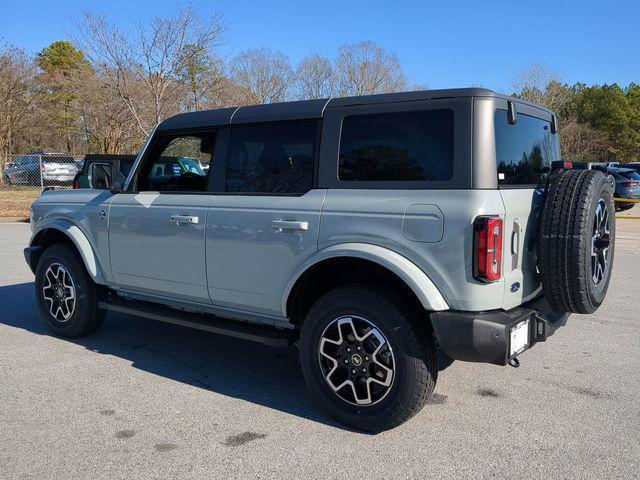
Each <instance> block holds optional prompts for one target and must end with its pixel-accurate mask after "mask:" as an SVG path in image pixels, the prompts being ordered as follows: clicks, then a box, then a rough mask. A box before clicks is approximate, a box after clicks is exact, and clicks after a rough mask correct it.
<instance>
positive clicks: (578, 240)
mask: <svg viewBox="0 0 640 480" xmlns="http://www.w3.org/2000/svg"><path fill="white" fill-rule="evenodd" d="M614 212H615V207H614V202H613V189H612V188H611V183H610V182H609V180H608V179H607V177H606V176H605V175H604V174H603V173H602V172H598V171H596V170H562V171H559V172H556V173H554V174H553V175H552V177H551V179H550V183H549V189H548V192H547V197H546V199H545V205H544V208H543V210H542V215H541V218H540V226H539V231H538V269H539V270H540V273H541V275H542V286H543V289H544V293H545V296H546V298H547V300H548V301H549V303H550V304H551V305H552V306H553V307H554V308H555V309H556V310H558V311H564V312H572V313H593V312H594V311H596V310H597V309H598V307H599V306H600V304H602V302H603V300H604V298H605V295H606V293H607V288H608V287H609V280H610V279H611V270H612V267H613V254H614V246H615V228H616V226H615V213H614Z"/></svg>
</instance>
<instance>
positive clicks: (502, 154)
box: [494, 110, 560, 185]
mask: <svg viewBox="0 0 640 480" xmlns="http://www.w3.org/2000/svg"><path fill="white" fill-rule="evenodd" d="M516 118H517V122H516V124H515V125H510V124H509V122H508V121H507V111H506V110H496V113H495V117H494V122H495V132H496V133H495V135H496V160H497V164H498V184H499V185H540V184H543V183H545V181H546V179H547V175H548V174H549V172H550V171H551V162H554V161H557V160H560V146H559V144H558V136H557V135H555V134H552V133H551V123H550V122H548V121H546V120H542V119H540V118H536V117H531V116H529V115H524V114H521V113H519V114H518V116H517V117H516Z"/></svg>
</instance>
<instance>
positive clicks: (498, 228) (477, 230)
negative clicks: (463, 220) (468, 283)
mask: <svg viewBox="0 0 640 480" xmlns="http://www.w3.org/2000/svg"><path fill="white" fill-rule="evenodd" d="M473 234H474V237H473V240H474V241H473V249H474V268H473V276H474V277H475V278H476V279H478V280H481V281H483V282H496V281H498V280H500V277H501V276H502V234H503V225H502V219H501V218H500V217H478V218H476V220H475V221H474V222H473Z"/></svg>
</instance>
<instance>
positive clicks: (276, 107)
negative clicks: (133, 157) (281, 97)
mask: <svg viewBox="0 0 640 480" xmlns="http://www.w3.org/2000/svg"><path fill="white" fill-rule="evenodd" d="M465 97H497V98H504V99H509V100H516V101H518V102H522V103H529V102H526V101H524V100H520V99H517V98H514V97H510V96H506V95H501V94H499V93H496V92H494V91H492V90H488V89H486V88H449V89H443V90H418V91H415V92H400V93H383V94H378V95H361V96H356V97H341V98H323V99H319V100H300V101H295V102H283V103H269V104H263V105H250V106H243V107H230V108H220V109H216V110H202V111H198V112H189V113H181V114H178V115H174V116H173V117H170V118H168V119H166V120H165V121H163V122H162V123H160V124H159V125H158V128H157V130H158V131H166V130H180V129H183V128H196V127H219V126H224V125H240V124H248V123H258V122H268V121H276V120H281V121H286V120H304V119H315V118H322V116H323V114H324V111H325V110H326V109H327V108H333V107H346V106H353V105H371V104H380V103H395V102H410V101H420V100H436V99H444V98H465ZM530 105H533V106H535V107H537V108H543V107H540V106H538V105H534V104H530ZM543 109H544V108H543ZM544 110H546V109H544Z"/></svg>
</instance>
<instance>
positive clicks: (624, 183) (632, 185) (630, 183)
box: [621, 182, 640, 187]
mask: <svg viewBox="0 0 640 480" xmlns="http://www.w3.org/2000/svg"><path fill="white" fill-rule="evenodd" d="M621 185H622V186H623V187H637V186H638V185H640V182H622V183H621Z"/></svg>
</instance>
